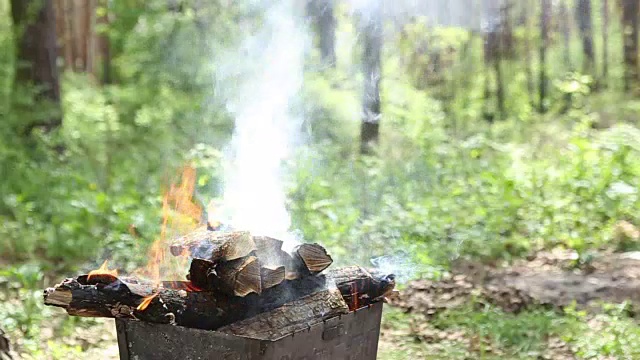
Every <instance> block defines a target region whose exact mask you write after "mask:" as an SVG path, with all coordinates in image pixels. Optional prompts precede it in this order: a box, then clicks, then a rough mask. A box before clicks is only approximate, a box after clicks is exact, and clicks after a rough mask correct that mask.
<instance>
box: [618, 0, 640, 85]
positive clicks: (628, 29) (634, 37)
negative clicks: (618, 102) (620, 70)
mask: <svg viewBox="0 0 640 360" xmlns="http://www.w3.org/2000/svg"><path fill="white" fill-rule="evenodd" d="M639 8H640V1H639V0H622V28H623V54H624V89H625V91H635V90H636V89H635V87H636V82H637V81H638V11H639Z"/></svg>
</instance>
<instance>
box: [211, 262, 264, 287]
mask: <svg viewBox="0 0 640 360" xmlns="http://www.w3.org/2000/svg"><path fill="white" fill-rule="evenodd" d="M215 271H216V274H217V276H216V277H214V278H213V283H214V287H218V288H220V289H222V290H223V291H225V292H227V293H228V294H233V295H235V296H241V297H244V296H247V295H249V294H251V293H257V294H260V293H261V292H262V281H261V277H260V261H258V258H257V257H255V256H247V257H244V258H241V259H236V260H232V261H229V262H225V263H220V264H218V265H216V269H215Z"/></svg>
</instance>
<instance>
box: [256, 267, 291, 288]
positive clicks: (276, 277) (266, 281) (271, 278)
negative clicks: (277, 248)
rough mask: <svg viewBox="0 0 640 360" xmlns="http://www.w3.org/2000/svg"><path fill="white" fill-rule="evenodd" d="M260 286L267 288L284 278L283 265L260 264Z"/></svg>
mask: <svg viewBox="0 0 640 360" xmlns="http://www.w3.org/2000/svg"><path fill="white" fill-rule="evenodd" d="M260 278H261V279H262V288H263V289H268V288H271V287H274V286H276V285H278V284H280V283H282V282H283V281H284V279H285V267H284V266H262V267H261V268H260Z"/></svg>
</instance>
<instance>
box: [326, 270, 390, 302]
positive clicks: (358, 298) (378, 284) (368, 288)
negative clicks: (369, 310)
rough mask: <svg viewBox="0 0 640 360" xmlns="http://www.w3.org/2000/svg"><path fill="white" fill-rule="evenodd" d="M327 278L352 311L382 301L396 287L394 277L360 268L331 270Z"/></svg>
mask: <svg viewBox="0 0 640 360" xmlns="http://www.w3.org/2000/svg"><path fill="white" fill-rule="evenodd" d="M327 277H328V278H329V279H331V280H333V281H334V282H335V284H336V286H337V287H338V289H339V290H340V293H342V297H343V298H344V300H345V301H346V302H347V304H348V305H349V309H351V310H352V311H353V310H356V309H359V308H361V307H364V306H368V305H370V304H372V303H374V302H377V301H380V300H383V299H384V297H385V296H388V295H390V294H391V292H392V291H393V289H394V288H395V285H396V282H395V275H393V274H383V273H381V272H379V271H375V270H371V271H369V270H366V269H365V268H362V267H360V266H348V267H344V268H340V269H336V270H331V271H329V272H328V273H327Z"/></svg>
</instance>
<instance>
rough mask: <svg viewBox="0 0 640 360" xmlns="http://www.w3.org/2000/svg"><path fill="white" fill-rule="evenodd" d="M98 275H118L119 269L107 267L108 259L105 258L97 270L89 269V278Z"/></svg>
mask: <svg viewBox="0 0 640 360" xmlns="http://www.w3.org/2000/svg"><path fill="white" fill-rule="evenodd" d="M96 275H112V276H115V277H117V276H118V270H117V269H112V270H109V268H108V267H107V260H105V261H104V262H103V263H102V265H101V266H100V267H99V268H98V269H97V270H91V271H89V275H88V276H87V280H90V279H91V277H92V276H96Z"/></svg>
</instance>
